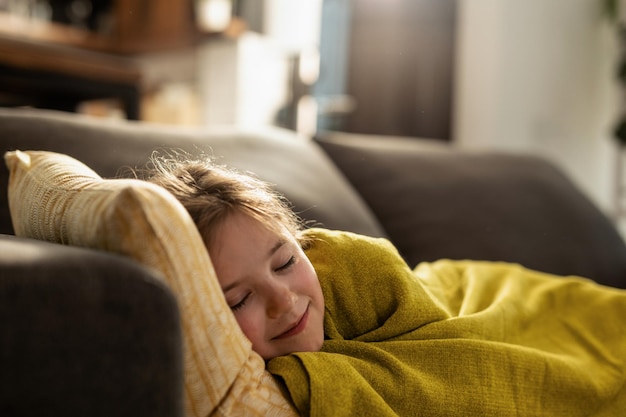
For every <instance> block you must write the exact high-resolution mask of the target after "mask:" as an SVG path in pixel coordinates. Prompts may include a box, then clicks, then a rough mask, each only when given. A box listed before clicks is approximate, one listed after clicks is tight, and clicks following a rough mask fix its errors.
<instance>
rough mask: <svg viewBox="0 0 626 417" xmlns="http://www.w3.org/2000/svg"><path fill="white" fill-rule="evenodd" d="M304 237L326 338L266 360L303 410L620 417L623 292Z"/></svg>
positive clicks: (625, 389) (375, 245)
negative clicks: (411, 261)
mask: <svg viewBox="0 0 626 417" xmlns="http://www.w3.org/2000/svg"><path fill="white" fill-rule="evenodd" d="M309 233H310V236H311V237H312V238H313V241H314V243H313V245H312V247H311V248H310V249H309V250H308V251H307V255H308V256H309V258H310V259H311V261H312V263H313V265H314V267H315V269H316V271H317V273H318V276H319V279H320V282H321V284H322V290H323V292H324V297H325V303H326V314H325V323H324V326H325V333H326V337H327V340H326V341H325V342H324V346H323V348H322V352H309V353H294V354H292V355H289V356H284V357H278V358H275V359H273V360H271V361H270V362H269V363H268V369H269V371H270V372H272V373H273V374H274V375H275V376H276V377H277V378H278V379H279V380H281V381H282V382H283V383H284V385H285V387H286V389H287V391H288V392H289V395H290V396H291V399H292V400H293V402H294V404H295V405H296V407H297V408H298V410H299V412H300V413H301V414H302V415H307V416H308V415H310V416H329V415H332V416H344V415H345V416H348V415H358V416H396V415H399V416H417V415H419V416H438V415H455V416H476V415H498V416H513V415H533V416H555V415H568V416H617V415H624V412H625V410H626V291H622V290H617V289H611V288H607V287H602V286H599V285H597V284H595V283H593V282H591V281H589V280H585V279H582V278H576V277H569V278H564V277H554V276H551V275H548V274H544V273H540V272H536V271H530V270H527V269H524V268H522V267H521V266H519V265H514V264H505V263H489V262H476V261H450V260H441V261H438V262H434V263H423V264H420V265H418V266H417V267H416V268H415V269H411V268H409V267H408V266H407V265H406V264H405V262H404V261H403V260H402V258H401V257H400V256H399V255H398V253H397V251H396V250H395V248H394V247H393V246H392V245H391V244H390V243H389V242H387V241H386V240H384V239H373V238H367V237H363V236H359V235H354V234H351V233H346V232H332V231H327V230H322V229H312V230H311V231H310V232H309Z"/></svg>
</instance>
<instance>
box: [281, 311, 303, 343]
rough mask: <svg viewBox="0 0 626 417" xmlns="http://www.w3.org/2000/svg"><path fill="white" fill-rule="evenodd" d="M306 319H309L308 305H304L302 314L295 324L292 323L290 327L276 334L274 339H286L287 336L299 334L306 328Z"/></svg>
mask: <svg viewBox="0 0 626 417" xmlns="http://www.w3.org/2000/svg"><path fill="white" fill-rule="evenodd" d="M308 320H309V306H307V307H306V310H305V311H304V314H303V315H302V317H300V319H299V320H298V321H297V323H296V324H294V325H293V326H292V327H290V328H289V329H287V331H286V332H284V333H281V334H279V335H278V336H276V337H275V338H274V339H275V340H277V339H286V338H288V337H291V336H295V335H297V334H300V333H301V332H302V331H303V330H304V329H306V325H307V322H308Z"/></svg>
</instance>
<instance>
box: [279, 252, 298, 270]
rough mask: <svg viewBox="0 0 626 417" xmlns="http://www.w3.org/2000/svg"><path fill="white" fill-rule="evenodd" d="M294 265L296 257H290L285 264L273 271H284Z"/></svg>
mask: <svg viewBox="0 0 626 417" xmlns="http://www.w3.org/2000/svg"><path fill="white" fill-rule="evenodd" d="M295 263H296V257H295V256H292V257H290V258H289V260H288V261H287V262H285V263H284V264H283V265H281V266H279V267H278V268H276V269H275V271H276V272H281V271H284V270H286V269H289V267H290V266H292V265H293V264H295Z"/></svg>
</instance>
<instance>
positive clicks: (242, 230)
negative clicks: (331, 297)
mask: <svg viewBox="0 0 626 417" xmlns="http://www.w3.org/2000/svg"><path fill="white" fill-rule="evenodd" d="M210 242H211V243H210V244H209V253H210V254H211V260H212V261H213V265H214V267H215V271H216V273H217V277H218V280H219V282H220V285H221V287H222V291H224V295H225V297H226V302H227V303H228V305H229V306H230V308H231V309H232V311H233V313H234V314H235V318H236V319H237V322H238V323H239V326H240V327H241V329H242V330H243V332H244V334H245V335H246V336H247V337H248V339H250V341H251V342H252V349H253V350H254V351H256V352H257V353H258V354H260V355H261V356H262V357H263V359H265V360H269V359H271V358H274V357H276V356H281V355H286V354H288V353H291V352H314V351H319V350H320V348H321V347H322V342H323V341H324V328H323V322H324V296H323V295H322V290H321V287H320V284H319V281H318V279H317V275H316V273H315V270H314V269H313V266H312V265H311V262H310V261H309V259H308V258H307V257H306V255H305V254H304V252H303V251H302V249H301V247H300V245H299V244H298V242H297V241H296V239H295V238H294V236H293V235H292V234H291V233H289V232H288V231H287V230H286V229H285V230H284V233H276V232H273V231H271V230H269V229H268V228H266V227H264V226H263V225H262V224H261V223H260V222H259V221H257V220H255V219H253V218H251V217H249V216H247V215H245V214H242V213H235V214H233V215H231V216H229V217H228V218H226V220H224V221H223V222H222V223H221V224H220V225H219V226H218V228H217V230H216V231H215V235H214V236H213V239H211V240H210Z"/></svg>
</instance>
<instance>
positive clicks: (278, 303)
mask: <svg viewBox="0 0 626 417" xmlns="http://www.w3.org/2000/svg"><path fill="white" fill-rule="evenodd" d="M297 300H298V296H297V295H296V294H295V293H293V292H292V291H291V290H290V289H289V288H288V287H287V286H285V285H282V284H274V285H272V287H271V289H270V290H269V291H268V299H267V308H266V314H267V316H268V317H269V318H271V319H275V318H278V317H280V316H281V315H282V314H285V313H288V312H289V311H291V310H292V309H293V306H294V305H295V304H296V301H297Z"/></svg>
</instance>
